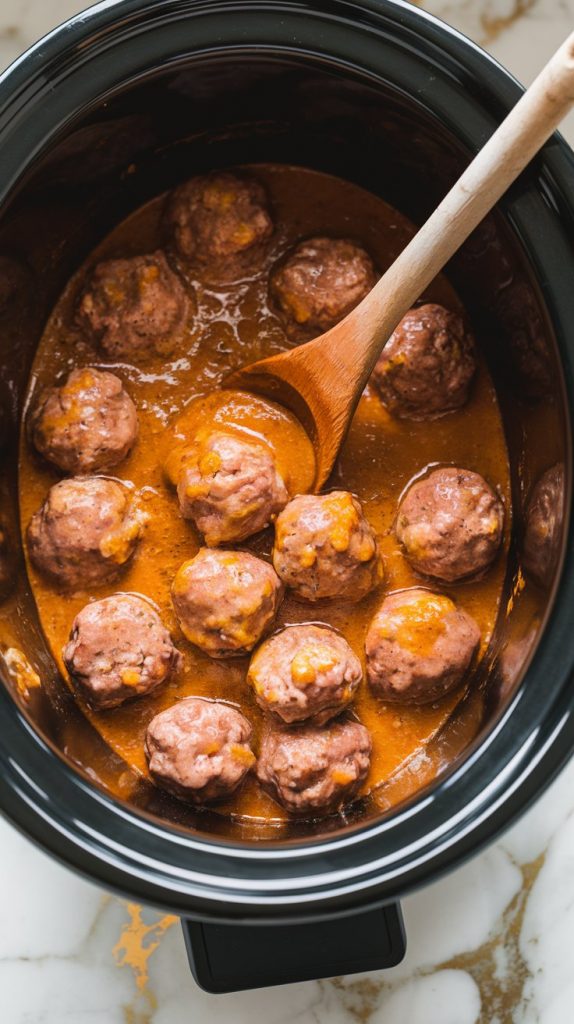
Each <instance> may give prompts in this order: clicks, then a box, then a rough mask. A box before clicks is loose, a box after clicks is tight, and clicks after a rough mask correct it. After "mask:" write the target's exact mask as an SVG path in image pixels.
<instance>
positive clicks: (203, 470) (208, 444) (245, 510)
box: [177, 433, 289, 547]
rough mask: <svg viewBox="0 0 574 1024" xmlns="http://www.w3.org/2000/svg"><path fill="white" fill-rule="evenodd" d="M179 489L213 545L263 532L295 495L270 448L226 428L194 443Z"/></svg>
mask: <svg viewBox="0 0 574 1024" xmlns="http://www.w3.org/2000/svg"><path fill="white" fill-rule="evenodd" d="M177 495H178V499H179V506H180V509H181V514H182V516H183V517H184V518H185V519H192V520H193V522H194V523H195V525H196V526H197V529H198V530H199V531H200V532H201V533H202V534H203V535H204V537H205V542H206V544H208V545H209V546H210V547H217V545H219V544H222V543H223V542H225V541H239V540H244V539H245V537H250V536H251V535H252V534H253V533H258V531H259V530H262V529H263V528H264V527H265V526H268V525H269V523H270V522H271V521H272V520H273V519H274V518H275V516H276V514H277V513H278V512H279V511H280V510H281V509H282V508H283V507H284V506H285V505H286V504H287V501H288V497H289V496H288V494H287V489H286V487H285V484H284V482H283V480H282V478H281V476H280V475H279V472H278V470H277V466H276V464H275V458H274V456H273V454H272V452H271V451H270V449H269V448H267V447H265V446H264V445H262V444H257V443H254V444H252V443H250V442H249V441H243V440H242V439H241V438H239V437H234V436H233V435H231V434H225V433H213V434H210V435H209V436H208V437H207V439H206V440H205V441H204V442H199V443H197V444H196V445H194V446H193V447H192V448H190V449H189V451H188V452H187V453H186V455H185V458H184V460H183V465H182V470H181V474H180V477H179V483H178V488H177Z"/></svg>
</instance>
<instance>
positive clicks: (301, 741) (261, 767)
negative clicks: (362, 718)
mask: <svg viewBox="0 0 574 1024" xmlns="http://www.w3.org/2000/svg"><path fill="white" fill-rule="evenodd" d="M370 761H371V737H370V736H369V733H368V732H367V730H366V729H365V727H364V725H361V724H360V723H359V722H356V721H354V720H352V719H347V720H341V719H338V720H336V721H335V722H331V723H330V724H329V725H327V726H323V727H322V728H318V727H317V726H313V725H307V726H300V727H299V728H297V729H289V728H286V727H285V726H283V727H281V726H278V727H277V728H273V729H270V730H269V731H268V732H267V733H266V734H265V735H264V737H263V741H262V743H261V750H260V754H259V761H258V763H257V778H258V779H259V782H260V783H261V785H262V786H263V788H264V789H265V790H266V791H267V792H268V793H269V794H270V796H272V797H273V799H274V800H277V802H278V803H280V804H281V805H282V806H283V807H285V808H286V809H287V810H288V811H291V813H293V814H298V815H307V816H310V817H316V816H318V815H317V813H316V812H320V813H322V814H325V813H328V812H329V811H336V810H337V809H338V808H339V807H341V806H342V805H343V804H346V803H348V802H349V801H350V800H352V799H353V797H354V796H356V794H357V791H358V789H359V786H360V784H361V782H362V781H363V779H365V778H366V775H367V772H368V770H369V765H370Z"/></svg>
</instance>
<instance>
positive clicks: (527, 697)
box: [0, 0, 574, 925]
mask: <svg viewBox="0 0 574 1024" xmlns="http://www.w3.org/2000/svg"><path fill="white" fill-rule="evenodd" d="M226 55H227V59H229V57H230V55H231V56H232V57H233V60H234V61H235V60H237V62H238V66H240V65H241V62H242V61H245V60H249V61H252V62H253V64H254V65H255V64H256V63H257V61H259V60H261V59H262V58H263V57H264V58H265V59H268V60H270V61H277V62H279V63H280V62H281V61H288V60H291V59H293V60H294V61H296V62H298V63H299V64H301V63H302V64H305V65H308V66H309V67H314V68H315V67H317V68H321V69H324V70H328V72H329V74H332V75H333V76H335V78H336V77H337V76H340V75H345V76H351V77H353V76H355V77H356V78H357V80H361V81H364V82H368V83H369V87H372V88H374V89H377V88H378V87H379V86H378V83H379V82H381V83H382V82H387V83H389V82H390V83H392V86H393V88H394V89H395V90H396V92H397V93H398V94H404V96H405V97H412V98H414V100H413V102H415V101H416V102H417V103H419V104H422V105H423V106H424V107H426V109H427V110H429V111H431V112H432V114H433V116H434V117H435V118H436V119H437V121H438V122H440V123H441V124H442V125H443V126H444V128H445V130H446V131H448V132H450V133H451V134H452V135H453V136H454V137H456V138H457V139H458V140H459V141H460V143H461V145H462V146H463V147H464V148H465V149H466V151H467V153H469V154H470V153H472V152H474V151H476V150H477V149H478V148H480V146H481V144H482V143H483V142H484V140H485V139H486V138H487V137H488V135H489V134H490V133H491V132H492V131H493V129H494V128H495V127H496V125H497V124H498V123H499V121H500V119H501V117H502V116H503V115H504V113H505V112H506V111H507V110H508V109H509V108H510V107H511V106H512V105H513V104H514V103H515V102H516V100H517V99H518V97H519V95H520V87H519V86H518V85H517V84H516V82H515V81H514V80H513V79H512V78H511V77H510V76H509V75H508V74H507V73H506V72H505V71H504V70H503V69H502V68H501V67H500V66H499V65H497V64H496V63H495V62H494V61H493V60H491V59H490V58H489V57H488V56H487V55H485V54H484V53H483V52H482V51H481V50H479V49H478V48H477V47H475V46H474V45H473V44H471V43H470V42H469V41H468V40H466V39H464V38H463V37H462V36H460V35H459V34H458V33H456V32H455V31H453V30H451V29H449V28H447V27H445V26H444V25H442V24H441V23H440V22H438V21H437V20H436V19H433V18H432V17H430V16H427V15H425V14H424V13H422V12H420V11H418V10H416V9H415V8H413V7H411V6H410V5H409V4H406V3H400V2H398V0H361V2H360V3H353V4H350V3H346V2H343V0H309V2H303V0H292V2H280V0H269V2H266V3H260V2H258V0H244V2H240V0H229V2H225V0H212V2H209V3H201V2H199V0H165V2H162V3H147V2H143V0H121V2H118V3H116V4H115V5H113V4H112V5H107V4H106V5H101V6H96V7H94V8H92V9H91V10H90V11H88V12H86V13H85V14H82V15H79V16H78V17H76V18H73V19H72V20H71V21H69V22H68V23H66V25H64V26H62V27H61V28H60V29H59V30H57V31H56V32H54V33H52V34H51V35H50V36H48V37H46V39H44V40H42V41H41V42H40V43H39V44H37V45H36V46H35V47H33V48H32V49H31V50H30V51H29V52H28V53H27V54H26V55H25V56H24V57H23V58H21V59H20V60H19V61H17V62H16V63H15V64H14V65H13V67H12V69H10V71H9V72H8V73H7V74H6V75H5V76H3V77H2V78H1V79H0V147H1V152H2V163H1V167H0V201H2V202H3V201H4V199H5V198H6V197H8V196H9V194H10V192H11V190H12V189H14V188H15V187H16V186H18V187H20V183H21V182H23V181H24V180H25V176H26V174H27V173H28V170H29V168H31V167H32V168H33V165H34V161H35V159H36V158H39V156H40V154H41V152H42V150H43V148H44V147H45V146H47V144H48V142H49V141H50V140H51V139H52V138H53V137H54V136H55V134H56V133H57V132H61V131H62V130H63V129H64V128H65V127H66V126H67V125H69V124H70V123H71V120H72V119H73V118H74V117H75V116H76V115H77V114H78V112H80V111H82V110H83V109H84V108H86V107H87V106H88V105H90V104H94V103H95V102H96V101H97V100H101V97H102V96H103V95H105V94H107V93H110V94H111V92H112V91H113V90H114V89H116V88H117V87H119V86H120V85H125V84H126V83H128V82H135V81H137V80H138V79H142V80H143V76H145V75H146V74H147V73H148V71H149V69H150V68H152V67H153V68H156V67H159V66H163V67H164V68H167V67H171V66H172V65H173V67H175V66H176V63H177V62H178V61H181V62H182V65H183V64H184V63H185V64H187V65H189V64H190V62H192V61H193V60H197V59H199V58H200V57H201V59H203V60H206V61H207V60H209V62H211V63H212V65H213V68H214V69H217V67H218V66H219V64H220V63H221V61H222V60H223V58H224V57H225V56H226ZM196 99H197V98H196ZM196 99H194V100H193V102H196ZM190 102H191V101H190ZM198 102H199V101H198ZM368 145H369V140H368V139H365V146H366V147H368ZM207 159H209V157H207ZM341 159H342V161H343V156H342V157H341ZM302 162H304V161H302ZM573 200H574V162H573V159H572V155H571V153H570V151H569V150H568V147H567V146H566V145H565V144H564V142H563V141H562V140H561V139H560V138H559V137H558V136H555V137H554V138H553V139H552V140H551V141H550V142H549V143H548V144H547V146H546V147H545V149H544V152H543V156H542V157H541V158H539V159H538V160H537V162H536V164H535V168H534V171H532V172H530V175H529V177H528V178H527V179H524V180H523V182H522V183H519V184H518V185H517V186H516V187H515V189H514V190H513V191H512V192H511V194H510V196H509V197H508V198H507V199H506V200H505V201H504V203H503V204H502V209H503V211H504V214H505V216H506V218H507V220H508V223H509V224H510V226H511V228H512V231H513V232H514V234H515V236H516V237H517V238H518V239H519V240H520V243H521V244H522V247H523V249H524V250H525V252H526V253H527V256H528V259H529V261H530V265H531V269H532V271H533V273H534V275H535V276H536V278H537V281H538V285H539V287H540V289H541V293H542V296H543V300H544V303H545V306H546V310H547V313H548V315H549V317H550V319H551V322H552V326H553V330H554V335H555V339H556V344H557V346H558V351H559V354H560V362H561V366H562V385H561V386H562V387H563V389H564V392H565V394H566V404H567V406H568V407H569V408H572V405H573V402H574V377H573V358H574V333H573V327H572V325H573V324H574V289H572V273H573V271H574V256H573V252H572V246H571V239H572V237H574V202H573ZM570 436H571V435H570V428H569V425H568V424H566V426H565V440H564V444H565V446H566V450H567V464H568V470H569V467H570V462H571V456H570ZM569 475H570V474H569V472H568V477H569ZM569 486H570V482H569V479H568V487H569ZM568 502H569V496H568ZM572 539H573V535H572V527H571V525H570V527H569V533H568V538H567V543H566V546H565V551H564V561H563V572H562V575H561V579H560V582H559V585H558V586H557V588H556V593H555V600H554V606H553V610H552V613H551V615H550V617H549V619H548V622H547V624H546V628H545V631H544V633H543V635H542V638H541V640H540V642H539V644H538V646H537V649H536V652H535V655H534V657H533V659H532V661H531V664H530V667H529V669H528V672H527V675H526V678H525V681H524V683H523V684H522V685H521V686H520V687H519V688H518V689H517V690H516V692H515V693H514V695H513V696H512V698H511V699H510V701H509V702H508V703H507V705H506V707H504V708H503V709H502V710H501V712H500V714H499V715H498V717H497V718H496V720H495V721H494V723H493V725H492V727H491V728H490V730H489V731H488V732H487V733H486V735H484V736H483V737H482V738H481V742H480V743H475V745H474V747H472V748H471V750H470V752H469V753H468V755H467V756H466V758H465V759H464V760H463V761H459V762H457V763H456V765H455V766H454V767H453V768H452V769H451V770H450V771H449V772H447V773H446V774H445V775H443V777H442V778H441V780H440V781H439V782H438V783H437V784H436V785H434V786H433V787H431V788H429V789H428V790H425V791H424V793H423V794H421V796H420V797H419V798H418V799H415V800H413V801H411V802H409V803H408V804H406V805H403V806H401V807H399V809H398V810H397V812H396V813H395V814H394V815H392V816H387V817H383V818H380V819H378V820H375V821H366V822H364V823H362V824H358V825H357V826H356V827H352V828H351V827H350V828H348V829H347V830H341V831H340V832H338V833H334V834H332V835H326V836H324V837H321V838H317V839H308V840H305V841H293V842H292V843H287V844H275V845H272V844H270V843H259V844H253V843H252V844H248V843H241V842H239V841H237V842H235V841H227V840H222V839H218V838H210V837H208V836H204V835H201V834H194V833H185V832H184V831H182V830H180V829H178V828H177V827H175V826H171V825H169V824H165V823H163V822H161V821H160V820H159V819H157V818H153V817H152V816H150V815H146V814H143V813H140V812H138V811H137V810H134V809H133V808H130V807H129V806H126V805H123V804H121V803H120V802H118V801H116V800H115V799H113V798H111V797H110V796H108V795H107V794H106V793H104V792H102V791H101V790H100V789H98V788H97V787H95V786H94V785H92V784H91V783H90V782H89V780H88V779H87V778H86V777H84V776H82V775H81V774H79V773H78V772H76V771H75V770H74V769H73V768H72V767H71V766H70V765H69V764H68V763H66V761H65V760H64V759H63V758H62V757H61V756H60V755H59V754H58V753H57V752H56V751H55V750H54V748H53V746H52V745H51V744H50V743H49V742H48V741H47V740H46V739H44V738H43V737H42V736H41V735H40V733H39V732H37V731H36V729H35V728H34V726H33V724H32V723H31V721H30V720H29V718H28V716H27V715H26V714H25V713H24V712H23V710H22V709H21V708H19V707H18V706H17V704H16V703H15V702H14V700H13V699H12V697H11V695H10V694H9V692H8V690H7V689H4V688H3V687H0V714H1V716H2V722H3V740H2V744H1V746H0V808H1V809H2V811H3V813H4V814H5V815H6V816H7V817H8V818H9V819H10V820H11V821H12V822H13V823H14V824H15V825H16V826H17V827H18V828H19V829H21V830H22V831H23V832H24V833H25V834H26V835H28V836H29V837H30V838H32V839H33V840H34V841H35V842H37V843H38V844H39V845H40V846H41V847H43V848H44V849H45V850H47V851H49V852H50V853H51V854H53V855H54V856H55V857H57V858H58V859H60V860H61V861H62V862H64V863H66V864H68V865H69V866H71V867H73V868H75V869H76V870H78V871H80V872H82V873H83V874H84V875H86V876H88V877H90V878H93V879H96V880H97V881H98V882H99V883H101V884H102V885H104V886H106V887H108V888H110V889H112V890H115V891H117V892H120V893H129V894H130V896H131V897H133V898H136V899H138V900H141V901H142V902H145V903H149V904H153V905H155V906H159V907H162V908H165V909H167V910H170V911H173V912H176V913H178V914H180V915H182V916H184V917H188V918H192V919H194V920H198V919H201V920H203V921H208V922H212V923H214V924H222V923H236V924H249V925H256V924H258V923H260V924H273V925H277V924H281V923H287V924H290V925H293V924H295V923H304V922H307V921H319V920H322V919H328V918H332V916H333V915H337V916H343V917H344V916H345V915H352V914H356V913H357V912H358V911H361V910H364V909H367V908H373V907H376V906H382V905H384V904H386V903H389V902H391V901H393V900H395V899H396V898H397V897H399V896H401V895H403V894H404V893H407V892H409V891H412V890H413V889H415V888H417V887H419V886H421V885H423V884H426V883H428V882H429V881H430V880H431V879H435V878H436V877H437V876H439V875H441V874H444V873H445V872H446V871H448V870H450V869H451V868H453V867H454V866H456V865H458V864H460V863H461V861H463V860H464V859H465V858H467V857H469V856H470V855H471V854H473V853H476V851H477V850H479V849H480V848H481V847H482V846H484V845H485V844H486V843H488V842H490V841H491V840H492V839H494V837H496V836H497V835H498V834H499V833H500V832H501V831H502V830H503V829H504V828H506V827H507V826H508V825H509V824H510V823H511V822H512V821H513V820H514V819H515V818H516V817H517V816H518V815H520V814H521V813H522V812H523V811H524V810H525V809H526V808H527V807H528V805H529V804H530V803H531V802H532V801H533V800H534V799H535V798H536V797H537V796H539V795H540V793H541V792H542V790H543V789H544V788H545V787H546V786H547V785H548V784H549V782H550V781H551V780H552V779H553V778H554V776H555V775H556V773H557V772H558V771H559V770H560V769H561V768H562V766H563V765H564V763H565V762H566V760H567V759H568V757H569V756H570V753H571V750H572V743H573V740H574V720H573V709H574V686H573V682H574V679H573V667H574V635H573V631H572V608H573V607H574V571H573V569H574V546H573V543H572Z"/></svg>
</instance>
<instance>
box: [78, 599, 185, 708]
mask: <svg viewBox="0 0 574 1024" xmlns="http://www.w3.org/2000/svg"><path fill="white" fill-rule="evenodd" d="M62 654H63V658H64V662H65V665H66V668H67V669H68V672H69V673H70V675H71V677H72V678H73V679H74V680H75V682H76V683H77V684H78V685H79V687H80V689H81V690H82V692H83V694H84V696H85V697H86V699H87V700H88V701H89V702H90V704H92V705H93V706H94V707H96V708H115V707H118V705H120V704H124V703H125V701H128V700H133V698H134V697H141V696H143V695H144V694H146V693H151V692H152V690H155V689H157V687H158V686H161V684H162V683H164V682H165V681H166V679H167V678H168V676H169V675H171V673H172V672H173V671H174V670H175V669H177V668H178V667H179V664H180V660H181V656H180V654H179V651H177V650H176V648H175V647H174V645H173V643H172V640H171V637H170V635H169V633H168V631H167V629H166V628H165V626H164V625H163V623H162V621H161V619H160V617H159V615H158V614H157V612H156V611H155V609H154V608H153V607H152V606H151V604H149V602H148V601H145V600H144V599H143V598H141V597H136V596H135V595H133V594H114V595H113V596H112V597H104V598H103V600H101V601H93V602H91V603H90V604H87V605H86V606H85V607H84V608H82V610H81V612H79V613H78V615H76V618H75V619H74V623H73V625H72V631H71V633H70V639H69V641H68V643H67V644H66V646H65V647H64V649H63V651H62Z"/></svg>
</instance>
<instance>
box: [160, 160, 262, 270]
mask: <svg viewBox="0 0 574 1024" xmlns="http://www.w3.org/2000/svg"><path fill="white" fill-rule="evenodd" d="M167 224H168V228H169V230H170V232H171V233H172V234H173V238H174V241H175V245H176V248H177V250H178V252H179V255H180V256H181V257H182V258H183V259H184V260H186V261H188V262H190V263H191V264H195V265H197V266H199V267H203V268H205V267H210V266H211V267H213V268H214V269H216V270H217V269H221V270H225V269H226V268H227V269H231V270H234V269H236V270H239V269H242V268H243V267H246V266H247V265H248V264H249V262H250V261H251V259H252V257H253V255H254V253H256V252H258V251H259V249H260V248H261V244H262V243H263V242H265V241H266V240H267V239H268V238H269V237H270V235H271V234H272V232H273V224H272V221H271V217H270V215H269V210H268V208H267V198H266V195H265V190H264V188H263V186H262V185H260V184H259V182H258V181H255V180H254V179H253V178H250V177H247V176H246V175H241V176H239V175H237V174H230V173H229V172H227V171H223V172H220V173H215V174H208V175H206V176H205V177H198V178H192V179H191V181H188V182H186V183H185V184H184V185H181V186H180V187H179V188H177V189H176V190H175V192H174V193H173V195H172V197H171V200H170V202H169V205H168V210H167Z"/></svg>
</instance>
